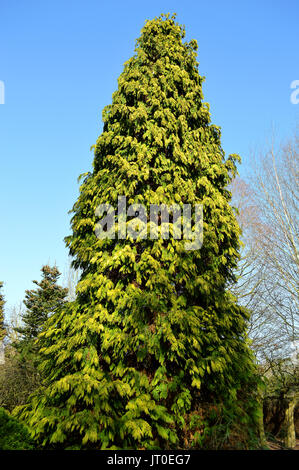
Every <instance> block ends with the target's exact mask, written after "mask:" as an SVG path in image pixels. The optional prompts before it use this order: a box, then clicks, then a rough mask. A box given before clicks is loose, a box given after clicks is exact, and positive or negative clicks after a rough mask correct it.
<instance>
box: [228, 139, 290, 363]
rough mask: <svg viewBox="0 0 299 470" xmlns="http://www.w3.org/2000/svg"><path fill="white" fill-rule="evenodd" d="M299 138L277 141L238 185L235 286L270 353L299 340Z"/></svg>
mask: <svg viewBox="0 0 299 470" xmlns="http://www.w3.org/2000/svg"><path fill="white" fill-rule="evenodd" d="M298 142H299V139H298V135H297V136H296V135H295V137H294V138H293V139H292V140H291V141H290V142H289V143H288V144H287V145H285V146H284V147H281V148H279V149H278V150H276V149H275V147H274V145H272V146H271V148H270V151H269V152H266V153H265V154H263V155H261V156H260V157H259V159H258V161H256V160H254V168H253V171H252V175H251V177H250V178H248V181H246V182H245V181H243V180H241V179H237V180H235V182H234V183H233V185H232V193H233V202H234V205H235V206H236V207H237V209H238V211H239V212H238V218H239V223H240V226H241V228H242V239H243V242H244V246H243V249H242V252H241V259H240V263H239V267H238V271H237V273H236V274H237V277H238V283H237V285H236V286H234V287H232V289H233V290H234V293H235V294H236V295H237V297H238V299H239V301H240V302H241V303H242V304H243V305H245V306H246V307H247V308H249V309H250V310H251V312H252V315H251V320H250V325H249V336H250V338H251V339H252V347H253V349H254V350H255V351H256V352H257V354H258V355H259V356H260V358H264V359H265V358H268V359H273V358H274V357H278V356H282V355H288V354H290V353H291V348H292V347H293V346H294V345H295V344H296V342H297V340H298V310H299V309H298V268H299V257H298V202H299V201H298V199H299V194H298V175H299V173H298V170H299V168H298V163H299V162H298V155H299V152H298ZM293 356H294V355H293Z"/></svg>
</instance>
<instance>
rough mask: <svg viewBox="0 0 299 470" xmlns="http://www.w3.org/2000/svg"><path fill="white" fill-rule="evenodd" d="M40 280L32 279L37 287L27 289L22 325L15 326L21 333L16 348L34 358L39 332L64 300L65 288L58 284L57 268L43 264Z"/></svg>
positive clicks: (37, 346) (22, 353)
mask: <svg viewBox="0 0 299 470" xmlns="http://www.w3.org/2000/svg"><path fill="white" fill-rule="evenodd" d="M41 272H42V280H41V281H40V282H38V281H33V283H34V284H36V285H37V289H35V290H34V289H32V290H27V291H26V295H25V300H24V304H25V306H26V311H25V313H24V315H23V316H22V323H23V326H22V327H18V328H15V330H16V332H17V333H19V334H20V335H21V340H19V341H18V342H17V343H15V347H16V349H17V350H18V351H19V352H20V353H21V355H22V356H25V357H27V358H28V357H31V358H32V359H33V358H35V356H36V354H37V351H38V349H39V347H40V346H39V345H37V344H36V340H37V338H38V335H39V333H40V332H41V331H42V329H43V326H44V324H45V322H46V320H47V319H48V318H49V317H50V316H51V315H53V314H54V312H55V311H56V310H57V309H58V308H60V307H61V306H62V305H63V303H64V302H65V298H66V296H67V292H68V291H67V289H65V288H63V287H61V286H59V285H58V284H57V281H58V279H59V277H60V272H59V271H58V269H57V268H56V267H55V266H54V267H50V266H43V267H42V269H41Z"/></svg>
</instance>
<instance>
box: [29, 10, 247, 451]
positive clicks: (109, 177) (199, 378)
mask: <svg viewBox="0 0 299 470" xmlns="http://www.w3.org/2000/svg"><path fill="white" fill-rule="evenodd" d="M184 35H185V32H184V29H183V28H182V27H181V26H180V25H178V24H177V23H176V22H175V20H174V17H169V16H166V17H164V16H162V17H160V18H155V19H154V20H152V21H147V22H146V23H145V26H144V28H143V30H142V34H141V37H140V38H139V39H138V41H137V46H136V49H135V55H134V56H133V57H132V58H131V59H130V60H129V61H128V62H127V63H126V64H125V66H124V71H123V73H122V74H121V75H120V77H119V80H118V89H117V91H116V92H115V93H114V94H113V99H112V104H111V105H109V106H107V107H106V108H105V109H104V112H103V121H104V128H103V133H102V134H101V135H100V137H99V139H98V141H97V143H96V145H95V156H94V162H93V171H92V172H91V173H88V174H85V175H84V176H85V177H84V181H83V184H82V185H81V188H80V196H79V198H78V200H77V202H76V204H75V205H74V208H73V218H72V235H71V236H70V237H68V238H67V245H68V246H69V248H70V253H71V255H72V256H73V257H74V266H75V267H76V268H80V269H81V270H82V277H81V280H80V282H79V284H78V287H77V293H78V295H77V298H76V300H75V301H74V302H72V303H69V304H67V305H66V307H64V308H63V309H61V311H60V312H58V313H57V314H55V315H53V316H52V317H51V318H50V320H49V321H48V322H47V325H46V328H45V330H44V332H43V333H42V338H43V341H44V348H43V349H42V353H43V354H44V357H45V359H44V362H43V371H44V373H46V374H47V377H48V384H47V386H45V387H44V389H43V391H42V393H39V394H36V396H35V397H34V398H33V399H32V402H31V403H30V404H29V405H28V406H27V407H26V408H25V409H22V411H21V416H22V418H23V419H24V420H26V422H27V424H28V425H29V426H30V427H31V430H32V434H33V435H34V436H35V438H36V439H37V440H39V441H40V442H41V443H43V444H44V445H46V446H52V445H53V446H58V447H59V446H61V447H63V448H72V447H73V448H74V447H81V448H96V449H100V448H111V447H114V448H115V447H116V448H138V449H144V448H146V449H148V448H176V447H181V448H182V447H184V448H190V447H192V446H195V447H200V446H204V445H210V446H212V445H217V444H215V443H216V441H217V439H214V441H213V430H214V429H215V428H214V424H216V423H217V424H218V427H217V428H216V430H217V432H218V434H219V433H220V435H221V436H220V437H221V438H222V439H224V436H225V435H228V434H229V430H230V429H232V427H233V426H236V425H237V423H243V427H244V428H247V429H249V428H252V426H253V422H254V419H253V417H252V416H253V413H254V409H255V402H254V390H255V388H256V383H255V375H254V365H253V359H252V357H251V353H250V352H249V349H248V346H247V339H246V323H247V319H248V315H247V312H246V311H245V310H244V308H242V307H240V306H238V305H237V304H236V300H235V298H234V297H233V296H232V294H231V293H230V292H229V291H228V290H227V289H226V286H227V283H228V282H231V281H232V276H233V274H232V272H233V269H234V268H235V266H236V262H237V259H238V250H239V227H238V225H237V222H236V219H235V216H234V212H233V209H232V208H231V207H230V197H231V195H230V193H229V191H228V190H227V185H228V184H229V183H230V182H231V180H232V178H233V177H234V175H235V172H236V166H235V160H236V159H237V158H238V157H237V156H230V157H228V158H227V159H225V155H224V152H223V149H222V147H221V142H220V130H219V128H218V127H217V126H215V125H213V124H211V121H210V113H209V108H208V105H207V104H205V103H204V102H203V95H202V81H203V79H202V77H201V76H200V75H199V73H198V63H197V61H196V50H197V43H196V41H191V42H185V43H183V38H184ZM119 195H123V196H126V198H127V202H128V204H132V203H142V204H144V206H145V207H146V208H147V209H149V205H150V204H163V203H165V204H167V205H169V204H172V203H174V202H176V203H178V204H180V206H182V205H183V204H191V205H194V204H197V203H198V204H203V220H204V223H203V229H204V241H203V246H202V248H201V249H200V250H199V249H198V250H186V247H185V243H186V240H179V239H175V238H174V237H170V238H169V239H168V240H166V239H163V238H162V237H161V236H160V237H158V238H157V239H150V238H149V237H147V238H142V237H141V236H140V237H139V238H137V239H136V240H135V239H133V237H131V238H130V237H123V238H121V237H118V236H117V234H116V236H115V238H111V239H109V238H106V239H99V238H97V236H96V234H95V229H96V227H97V224H98V222H99V220H98V216H97V215H96V212H97V208H98V206H99V204H101V203H109V204H111V205H113V206H114V207H116V206H117V202H118V196H119ZM118 222H120V220H118V219H117V216H116V229H117V228H118ZM229 423H233V424H231V428H230V427H229V426H230V425H229ZM221 433H222V434H221ZM212 442H214V444H212ZM217 442H220V441H219V439H218V441H217ZM207 443H210V444H207Z"/></svg>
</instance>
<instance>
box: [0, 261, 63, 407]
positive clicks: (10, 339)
mask: <svg viewBox="0 0 299 470" xmlns="http://www.w3.org/2000/svg"><path fill="white" fill-rule="evenodd" d="M41 271H42V279H41V281H40V282H38V281H33V282H34V284H36V286H37V289H32V290H27V291H26V296H25V300H24V302H23V305H22V304H21V305H20V306H16V307H14V308H12V309H11V312H10V323H9V325H8V327H7V344H6V348H5V364H3V365H2V366H1V367H0V406H3V407H5V408H6V409H8V410H9V411H12V410H13V409H14V408H15V407H16V406H18V405H23V404H25V403H26V402H27V400H28V397H29V396H30V395H31V393H32V392H33V391H35V390H36V389H37V388H39V387H40V386H41V381H42V377H41V373H40V371H39V370H38V365H39V363H40V355H39V349H40V347H41V344H38V343H37V339H38V335H39V333H40V332H41V330H42V329H43V327H44V323H45V321H46V320H47V318H49V317H50V316H51V315H53V314H54V312H55V311H56V310H57V309H58V308H60V307H61V306H62V305H63V303H64V302H65V298H66V296H67V294H68V290H67V288H64V287H61V286H59V285H58V283H57V281H58V279H59V277H60V272H59V271H58V269H57V268H56V267H55V266H54V267H50V266H43V268H42V270H41ZM24 307H25V308H24Z"/></svg>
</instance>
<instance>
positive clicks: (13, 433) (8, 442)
mask: <svg viewBox="0 0 299 470" xmlns="http://www.w3.org/2000/svg"><path fill="white" fill-rule="evenodd" d="M30 449H34V443H33V441H32V439H31V438H30V435H29V432H28V430H27V429H26V427H25V426H24V425H23V424H22V423H19V422H18V421H17V420H16V419H15V418H13V417H12V416H10V415H9V414H8V413H7V412H6V411H5V410H4V409H3V408H0V450H30Z"/></svg>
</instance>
